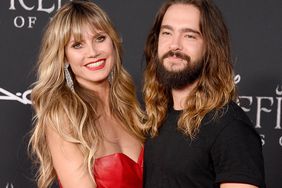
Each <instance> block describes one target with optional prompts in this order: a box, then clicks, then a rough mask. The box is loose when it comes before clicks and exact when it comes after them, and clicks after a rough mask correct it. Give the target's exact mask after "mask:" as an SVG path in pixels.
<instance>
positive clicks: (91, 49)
mask: <svg viewBox="0 0 282 188" xmlns="http://www.w3.org/2000/svg"><path fill="white" fill-rule="evenodd" d="M98 56H99V51H98V49H97V48H96V46H95V45H94V44H90V45H89V46H88V57H89V58H96V57H98Z"/></svg>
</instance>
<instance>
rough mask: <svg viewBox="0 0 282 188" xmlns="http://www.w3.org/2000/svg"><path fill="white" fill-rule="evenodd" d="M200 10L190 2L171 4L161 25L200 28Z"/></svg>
mask: <svg viewBox="0 0 282 188" xmlns="http://www.w3.org/2000/svg"><path fill="white" fill-rule="evenodd" d="M200 16H201V14H200V11H199V9H198V8H197V7H195V6H194V5H191V4H174V5H171V6H170V7H169V8H168V9H167V11H166V13H165V15H164V17H163V20H162V25H169V26H171V27H173V28H175V29H177V28H180V29H182V28H190V29H195V30H199V29H200Z"/></svg>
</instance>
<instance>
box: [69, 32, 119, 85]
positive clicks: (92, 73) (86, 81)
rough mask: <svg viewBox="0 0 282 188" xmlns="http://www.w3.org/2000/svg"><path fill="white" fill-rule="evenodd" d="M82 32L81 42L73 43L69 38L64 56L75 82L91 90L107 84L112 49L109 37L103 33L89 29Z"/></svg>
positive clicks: (112, 53) (113, 58)
mask: <svg viewBox="0 0 282 188" xmlns="http://www.w3.org/2000/svg"><path fill="white" fill-rule="evenodd" d="M82 31H83V33H82V40H81V41H75V39H74V36H71V38H70V40H69V42H68V44H67V45H66V47H65V55H66V59H67V63H69V64H70V67H71V69H72V71H73V73H74V75H75V78H76V80H77V82H78V83H79V84H80V85H82V86H84V87H86V88H88V89H93V88H95V86H97V85H99V84H103V83H105V82H107V80H108V79H107V78H108V76H109V74H110V72H111V70H112V68H113V66H114V63H115V57H114V56H115V55H114V54H115V53H114V47H113V42H112V40H111V38H110V36H109V35H108V34H107V33H105V32H104V31H101V30H95V31H92V30H91V29H90V27H84V28H83V29H82Z"/></svg>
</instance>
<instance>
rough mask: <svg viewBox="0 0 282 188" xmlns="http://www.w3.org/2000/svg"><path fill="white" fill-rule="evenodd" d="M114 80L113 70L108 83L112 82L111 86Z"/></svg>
mask: <svg viewBox="0 0 282 188" xmlns="http://www.w3.org/2000/svg"><path fill="white" fill-rule="evenodd" d="M113 79H114V73H113V70H112V71H111V72H110V74H109V76H108V81H109V82H110V84H112V82H113Z"/></svg>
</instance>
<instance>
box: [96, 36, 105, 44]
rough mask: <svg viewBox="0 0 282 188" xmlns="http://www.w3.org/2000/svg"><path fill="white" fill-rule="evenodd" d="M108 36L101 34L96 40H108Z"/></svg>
mask: <svg viewBox="0 0 282 188" xmlns="http://www.w3.org/2000/svg"><path fill="white" fill-rule="evenodd" d="M106 38H107V37H106V36H105V35H99V36H98V37H97V38H96V41H97V42H103V41H105V40H106Z"/></svg>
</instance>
